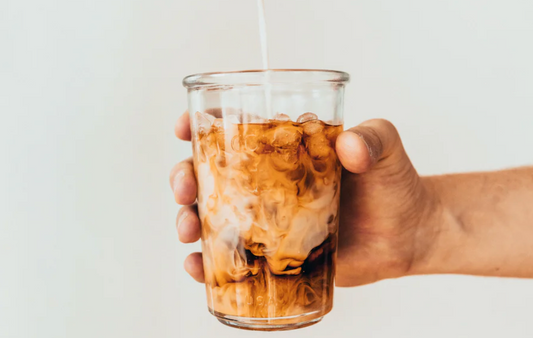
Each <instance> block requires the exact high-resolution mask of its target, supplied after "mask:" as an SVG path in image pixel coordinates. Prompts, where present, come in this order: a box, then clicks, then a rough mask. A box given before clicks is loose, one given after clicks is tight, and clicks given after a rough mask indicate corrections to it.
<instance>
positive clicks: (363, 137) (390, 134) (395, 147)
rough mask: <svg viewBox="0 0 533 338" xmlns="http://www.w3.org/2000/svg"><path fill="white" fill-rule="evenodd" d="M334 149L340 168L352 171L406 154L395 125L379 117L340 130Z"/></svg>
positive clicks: (359, 171)
mask: <svg viewBox="0 0 533 338" xmlns="http://www.w3.org/2000/svg"><path fill="white" fill-rule="evenodd" d="M336 150H337V155H338V157H339V160H340V161H341V163H342V165H343V166H344V168H345V169H346V170H348V171H350V172H352V173H355V174H361V173H364V172H367V171H368V170H369V169H370V168H372V167H375V166H388V165H389V164H393V163H395V162H398V161H400V160H402V159H404V158H406V157H407V155H406V154H405V150H404V149H403V145H402V141H401V139H400V135H399V134H398V131H397V130H396V127H394V125H393V124H392V123H390V122H389V121H387V120H383V119H374V120H368V121H365V122H363V123H361V124H360V125H358V126H357V127H353V128H350V129H348V130H346V131H344V132H342V133H341V134H340V135H339V136H338V138H337V142H336Z"/></svg>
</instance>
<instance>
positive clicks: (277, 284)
mask: <svg viewBox="0 0 533 338" xmlns="http://www.w3.org/2000/svg"><path fill="white" fill-rule="evenodd" d="M348 80H349V76H348V74H346V73H343V72H336V71H325V70H269V71H245V72H230V73H208V74H199V75H192V76H189V77H187V78H185V79H184V81H183V83H184V85H185V86H186V87H187V88H188V101H189V111H190V117H191V130H192V141H193V155H194V156H193V157H194V168H195V174H196V177H197V181H198V212H199V216H200V221H201V224H202V249H203V263H204V272H205V280H206V290H207V303H208V307H209V311H210V312H211V313H212V314H213V315H215V316H216V317H217V318H218V320H220V321H221V322H222V323H224V324H226V325H229V326H232V327H237V328H241V329H251V330H268V331H272V330H288V329H295V328H300V327H304V326H308V325H311V324H314V323H316V322H318V321H320V320H321V319H322V317H323V316H324V315H325V314H327V313H328V312H329V311H330V310H331V308H332V306H333V287H334V276H335V259H336V247H337V229H338V220H339V197H340V179H341V166H340V163H339V161H338V159H337V155H336V153H335V140H336V138H337V135H338V134H339V133H340V132H341V131H342V128H343V125H342V123H343V119H342V115H343V98H344V97H343V95H344V86H345V84H346V83H347V82H348Z"/></svg>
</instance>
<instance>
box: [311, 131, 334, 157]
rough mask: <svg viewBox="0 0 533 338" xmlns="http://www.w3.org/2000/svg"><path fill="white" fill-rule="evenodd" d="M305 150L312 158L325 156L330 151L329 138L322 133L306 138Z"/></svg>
mask: <svg viewBox="0 0 533 338" xmlns="http://www.w3.org/2000/svg"><path fill="white" fill-rule="evenodd" d="M306 146H307V151H308V152H309V155H311V156H312V157H314V158H317V159H319V158H325V157H327V156H328V155H329V154H330V152H331V148H330V146H329V140H328V139H327V138H326V137H325V136H324V135H323V134H316V135H313V136H311V137H309V138H308V139H307V140H306Z"/></svg>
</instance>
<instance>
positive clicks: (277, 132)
mask: <svg viewBox="0 0 533 338" xmlns="http://www.w3.org/2000/svg"><path fill="white" fill-rule="evenodd" d="M269 132H270V133H269V135H267V139H268V141H270V142H271V143H272V146H274V147H297V146H298V144H299V143H300V140H301V138H302V132H301V129H300V128H298V127H295V126H292V125H280V126H278V127H276V128H274V130H273V131H272V130H269ZM272 134H273V135H272Z"/></svg>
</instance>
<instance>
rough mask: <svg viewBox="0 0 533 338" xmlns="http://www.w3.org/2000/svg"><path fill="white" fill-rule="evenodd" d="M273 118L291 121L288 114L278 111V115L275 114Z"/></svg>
mask: <svg viewBox="0 0 533 338" xmlns="http://www.w3.org/2000/svg"><path fill="white" fill-rule="evenodd" d="M273 120H276V121H290V120H291V118H290V117H289V115H287V114H283V113H276V115H274V116H273Z"/></svg>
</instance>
